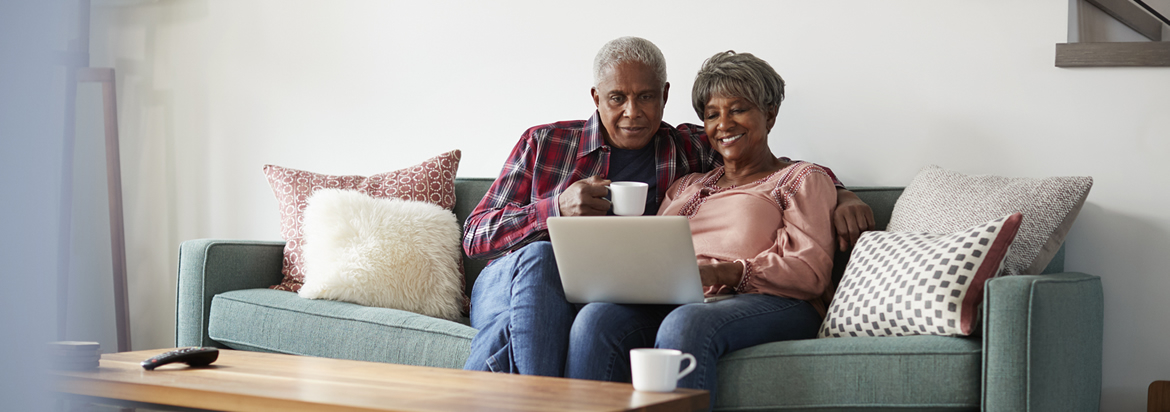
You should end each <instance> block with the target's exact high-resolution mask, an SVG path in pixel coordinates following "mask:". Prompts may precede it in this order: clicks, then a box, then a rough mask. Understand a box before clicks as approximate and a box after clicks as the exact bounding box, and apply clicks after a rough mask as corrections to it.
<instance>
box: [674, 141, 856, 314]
mask: <svg viewBox="0 0 1170 412" xmlns="http://www.w3.org/2000/svg"><path fill="white" fill-rule="evenodd" d="M722 176H723V167H719V168H717V169H715V170H712V171H710V172H708V173H705V174H700V173H694V174H690V175H687V176H685V177H683V178H682V179H679V180H678V181H676V182H674V184H672V185H671V186H670V189H669V190H668V191H667V193H666V199H665V200H663V202H662V206H661V208H659V210H658V214H659V215H682V216H688V217H689V218H690V223H691V235H692V236H693V238H694V242H695V254H696V257H697V258H698V260H699V264H700V265H702V264H710V263H718V262H734V261H740V262H743V263H744V265H745V269H746V270H745V271H744V276H743V280H742V281H741V282H740V284H739V285H738V286H737V287H735V290H734V291H735V292H739V293H762V294H767V295H776V296H783V297H789V298H795V299H801V300H807V301H809V303H812V304H813V307H815V308H816V309H817V311H818V312H820V313H821V315H822V316H824V314H825V303H824V302H825V301H827V300H828V299H825V298H826V297H828V296H824V295H826V294H827V293H829V291H828V289H829V287H828V285H829V282H830V280H829V279H830V276H831V272H832V269H833V251H834V243H833V236H834V235H833V226H832V213H833V208H834V207H835V206H836V204H837V190H836V188H835V187H834V186H833V180H832V179H831V178H830V177H829V175H828V174H827V173H825V171H824V169H821V168H820V167H819V166H817V165H814V164H812V163H807V162H800V163H794V164H792V165H790V166H788V167H786V168H784V169H781V170H779V171H777V172H775V173H773V174H771V175H769V176H768V177H766V178H764V179H760V180H758V181H755V182H752V183H748V184H743V185H739V186H734V187H728V188H720V187H718V186H716V185H715V183H716V182H718V181H719V178H720V177H722ZM732 292H733V290H731V288H728V287H726V286H719V287H708V288H707V289H706V290H705V293H706V294H707V295H708V296H710V295H716V294H725V293H732Z"/></svg>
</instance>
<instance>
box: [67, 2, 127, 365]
mask: <svg viewBox="0 0 1170 412" xmlns="http://www.w3.org/2000/svg"><path fill="white" fill-rule="evenodd" d="M78 8H79V10H78V11H79V13H78V14H79V19H78V27H79V30H78V39H77V41H76V42H75V43H73V45H72V47H71V50H70V52H71V53H68V54H69V55H70V58H67V59H66V61H67V63H66V67H67V69H68V70H67V73H68V74H67V77H68V79H67V81H68V83H69V84H68V85H67V87H66V89H67V91H66V93H67V96H66V97H67V100H66V115H67V116H68V118H67V119H66V122H67V124H68V125H69V126H68V127H66V132H65V133H66V134H67V135H66V139H65V141H66V150H65V156H66V159H65V164H66V165H67V166H66V170H65V177H64V178H65V179H68V180H67V183H68V184H66V185H63V186H64V189H63V190H64V191H66V192H68V194H65V195H64V196H62V199H63V202H65V203H66V204H65V205H64V206H65V208H64V209H65V211H64V212H63V213H65V214H68V213H70V211H71V210H72V197H73V196H72V190H73V184H72V179H73V173H72V172H73V168H72V166H70V165H72V162H73V141H74V139H75V138H76V129H75V127H74V122H76V119H74V118H73V116H75V112H74V105H75V104H76V101H77V84H79V83H101V85H102V117H103V119H104V121H103V123H104V129H105V140H106V186H107V192H108V197H109V214H110V253H111V261H112V262H113V272H114V319H115V324H116V327H117V338H118V352H126V351H129V350H130V309H129V299H128V298H127V296H126V295H127V284H126V230H125V227H126V226H125V224H124V221H123V215H122V161H121V155H120V153H121V152H120V148H119V145H118V104H117V103H118V102H117V98H116V90H117V88H116V87H115V83H114V69H112V68H94V67H88V66H89V10H90V3H89V0H80V1H79V2H78ZM70 220H71V219H70V218H64V219H63V226H64V227H63V228H62V230H63V231H64V232H66V233H65V235H66V236H64V238H65V239H69V237H70V236H69V235H70V234H69V233H68V232H69V231H70V230H71V229H72V228H71V227H70V226H71V224H70V223H69V222H70ZM66 241H67V240H66ZM64 250H66V251H67V250H68V249H67V248H66V249H64ZM67 259H68V257H65V258H63V259H62V260H63V261H65V262H67ZM61 270H62V272H61V273H59V274H58V279H57V281H58V300H59V305H58V318H57V322H58V324H57V333H58V335H59V336H58V338H60V339H64V335H65V313H66V311H67V309H68V308H67V306H66V305H65V300H66V297H67V296H68V282H69V277H68V265H67V263H66V264H65V265H63V268H62V269H61Z"/></svg>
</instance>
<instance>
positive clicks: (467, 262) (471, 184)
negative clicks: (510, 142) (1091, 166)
mask: <svg viewBox="0 0 1170 412" xmlns="http://www.w3.org/2000/svg"><path fill="white" fill-rule="evenodd" d="M493 182H495V179H493V178H485V177H476V178H463V177H461V178H456V179H455V217H456V218H458V219H459V226H460V227H463V221H464V220H465V219H467V215H469V214H471V211H472V210H473V209H475V206H477V205H478V204H479V201H480V199H483V196H484V195H485V194H487V191H488V188H490V187H491V185H492V183H493ZM903 189H904V188H902V187H892V186H866V187H853V188H849V190H851V191H853V193H856V194H857V197H860V198H861V200H862V201H864V202H865V203H866V204H868V205H869V207H870V208H872V209H873V218H874V224H875V228H874V229H875V230H886V226H887V225H889V223H890V214H891V213H892V212H893V211H894V204H895V203H897V202H898V197H900V196H902V190H903ZM848 262H849V253H846V252H837V255H836V256H835V258H834V260H833V282H834V283H837V282H838V281H840V280H841V275H842V274H844V273H845V264H846V263H848ZM487 263H488V261H486V260H475V259H471V258H469V257H467V256H466V255H465V256H463V266H464V269H465V270H466V272H467V294H468V296H470V295H471V287H472V286H473V285H475V278H476V276H479V271H480V270H482V269H483V267H484V266H485V265H487ZM1060 272H1064V246H1061V248H1060V251H1059V252H1057V254H1056V256H1055V257H1053V258H1052V261H1051V262H1049V264H1048V267H1047V268H1045V269H1044V272H1043V273H1060Z"/></svg>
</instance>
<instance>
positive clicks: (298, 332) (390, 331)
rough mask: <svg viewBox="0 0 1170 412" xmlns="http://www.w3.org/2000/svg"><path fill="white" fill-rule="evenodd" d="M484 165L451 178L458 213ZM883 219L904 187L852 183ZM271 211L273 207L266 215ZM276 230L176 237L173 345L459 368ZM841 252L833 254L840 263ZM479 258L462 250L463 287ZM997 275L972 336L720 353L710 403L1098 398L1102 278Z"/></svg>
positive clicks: (414, 327)
mask: <svg viewBox="0 0 1170 412" xmlns="http://www.w3.org/2000/svg"><path fill="white" fill-rule="evenodd" d="M491 183H492V179H467V178H461V179H457V180H456V196H457V199H458V200H457V202H456V204H455V214H456V215H457V217H458V218H459V221H460V222H462V221H463V219H464V218H466V216H467V214H468V213H469V212H470V211H471V209H472V208H474V207H475V205H476V204H477V203H478V202H479V200H480V199H481V198H482V197H483V194H484V193H485V192H486V190H487V188H488V187H489V186H490V185H491ZM853 190H854V192H855V193H857V194H858V195H859V196H860V197H861V198H862V199H863V200H865V201H866V203H868V204H869V205H870V206H871V207H873V209H874V214H875V216H876V218H877V226H878V228H884V227H885V226H886V223H887V222H888V221H889V217H890V212H891V211H892V210H893V207H894V202H895V201H896V200H897V198H898V196H899V195H901V193H902V189H901V188H865V187H861V188H854V189H853ZM274 219H275V217H274ZM283 247H284V242H261V241H240V240H209V239H200V240H191V241H187V242H184V243H183V244H182V246H181V247H180V250H179V274H178V276H179V282H178V285H179V286H178V307H177V322H176V331H175V332H176V338H175V342H176V346H180V347H183V346H216V347H220V348H232V349H239V350H252V351H265V352H279V353H288V354H297V355H309V356H321V357H329V358H344V359H356V360H366V361H377V362H389V363H399V364H409V365H423V366H434V367H444V368H461V367H462V366H463V363H464V360H465V359H466V358H467V356H468V352H469V346H470V342H471V338H472V337H473V336H474V335H475V333H476V331H475V329H472V328H471V327H470V326H468V325H467V324H466V323H467V322H466V319H464V322H463V323H459V322H451V321H446V320H440V319H435V318H431V317H427V316H423V315H418V314H414V313H410V312H404V311H398V310H393V309H384V308H371V307H363V306H359V305H355V304H349V303H342V302H334V301H323V300H309V299H302V298H300V297H299V296H297V295H296V294H295V293H290V292H281V291H276V290H271V289H268V288H267V287H268V286H271V285H274V284H276V283H279V282H280V280H281V274H280V268H281V259H282V251H283ZM847 257H848V256H846V255H845V254H839V256H838V259H837V264H836V268H835V269H836V270H835V271H836V272H837V274H838V275H837V276H839V274H840V273H841V272H842V270H843V269H844V266H845V261H846V259H847ZM485 263H486V262H482V261H475V260H471V259H467V258H465V265H466V272H467V287H468V291H470V288H471V285H472V284H474V281H475V277H476V275H477V274H478V273H479V271H480V270H481V269H482V268H483V266H484V264H485ZM1063 264H1064V250H1063V248H1062V249H1061V252H1060V253H1059V254H1058V255H1057V256H1056V258H1055V259H1053V262H1052V263H1051V264H1050V265H1049V266H1048V268H1047V269H1046V270H1045V274H1043V275H1036V276H1012V277H1000V278H994V279H991V280H990V281H988V282H987V285H986V293H985V296H984V299H983V319H984V322H983V325H982V330H980V331H979V333H977V334H976V335H975V336H972V337H969V338H955V337H939V336H916V337H884V338H839V339H810V340H801V341H789V342H776V343H770V344H765V345H759V346H755V347H751V348H747V349H743V350H740V351H738V352H734V353H731V354H729V355H727V356H725V357H724V358H723V359H722V360H720V362H719V389H718V391H719V392H718V393H719V398H718V399H717V401H716V409H717V410H745V411H746V410H750V411H772V410H774V411H794V410H809V411H822V412H823V411H860V410H912V411H952V410H953V411H960V410H962V411H967V410H984V411H1011V412H1015V411H1095V410H1097V409H1098V405H1099V401H1100V393H1101V342H1102V319H1103V316H1104V309H1103V303H1102V292H1101V280H1100V278H1098V277H1097V276H1093V275H1087V274H1083V273H1062V272H1063V266H1064V265H1063Z"/></svg>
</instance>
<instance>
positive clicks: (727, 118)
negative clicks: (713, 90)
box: [703, 95, 777, 162]
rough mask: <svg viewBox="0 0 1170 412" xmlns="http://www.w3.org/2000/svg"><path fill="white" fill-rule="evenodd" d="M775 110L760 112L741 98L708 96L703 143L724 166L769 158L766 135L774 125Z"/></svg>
mask: <svg viewBox="0 0 1170 412" xmlns="http://www.w3.org/2000/svg"><path fill="white" fill-rule="evenodd" d="M776 112H777V110H770V111H764V110H761V109H760V108H758V107H756V105H755V104H754V103H752V102H750V101H748V100H747V99H744V98H742V97H728V96H724V95H714V96H711V99H710V100H707V108H706V110H704V112H703V126H704V127H705V128H706V129H707V139H709V141H710V142H711V147H714V148H715V150H716V151H718V152H719V154H721V155H723V160H724V162H745V161H752V160H755V159H757V158H762V157H767V158H771V157H772V151H771V150H770V149H768V132H769V131H771V130H772V125H774V124H776Z"/></svg>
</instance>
